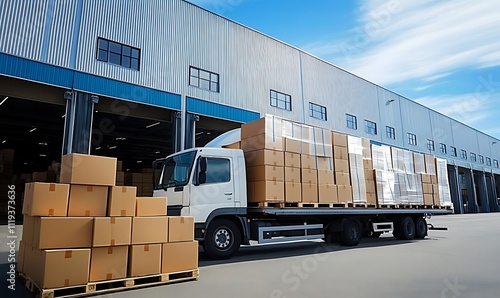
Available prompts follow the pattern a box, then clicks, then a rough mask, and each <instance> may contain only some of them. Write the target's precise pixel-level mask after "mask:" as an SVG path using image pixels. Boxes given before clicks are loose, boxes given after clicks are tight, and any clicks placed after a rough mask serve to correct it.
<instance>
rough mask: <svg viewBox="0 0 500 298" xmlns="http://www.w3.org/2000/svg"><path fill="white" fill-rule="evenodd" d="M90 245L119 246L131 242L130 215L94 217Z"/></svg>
mask: <svg viewBox="0 0 500 298" xmlns="http://www.w3.org/2000/svg"><path fill="white" fill-rule="evenodd" d="M93 231H94V232H93V237H92V246H93V247H97V246H119V245H129V244H130V243H131V233H132V218H131V217H96V218H94V228H93Z"/></svg>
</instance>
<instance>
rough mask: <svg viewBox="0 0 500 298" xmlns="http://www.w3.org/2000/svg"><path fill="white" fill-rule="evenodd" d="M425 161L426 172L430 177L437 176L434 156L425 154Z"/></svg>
mask: <svg viewBox="0 0 500 298" xmlns="http://www.w3.org/2000/svg"><path fill="white" fill-rule="evenodd" d="M424 161H425V172H426V173H427V174H429V175H436V162H435V160H434V156H432V155H430V154H425V155H424Z"/></svg>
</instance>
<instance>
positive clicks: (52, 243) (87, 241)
mask: <svg viewBox="0 0 500 298" xmlns="http://www.w3.org/2000/svg"><path fill="white" fill-rule="evenodd" d="M93 224H94V219H93V218H92V217H36V218H35V229H34V234H33V246H34V247H35V248H38V249H67V248H84V247H91V246H92V232H93Z"/></svg>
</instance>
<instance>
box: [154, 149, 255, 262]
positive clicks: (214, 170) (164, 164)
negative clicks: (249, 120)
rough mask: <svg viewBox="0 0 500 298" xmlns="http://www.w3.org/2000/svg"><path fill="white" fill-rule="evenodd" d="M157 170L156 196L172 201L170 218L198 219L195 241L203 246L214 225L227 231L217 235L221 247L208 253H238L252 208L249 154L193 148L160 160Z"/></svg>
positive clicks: (236, 150)
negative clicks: (249, 206) (248, 183)
mask: <svg viewBox="0 0 500 298" xmlns="http://www.w3.org/2000/svg"><path fill="white" fill-rule="evenodd" d="M154 168H155V169H156V171H155V190H154V196H157V197H167V198H168V215H182V216H193V217H194V221H195V238H196V239H197V240H198V241H200V244H202V245H204V244H205V234H206V232H207V229H208V228H209V224H210V223H214V222H215V225H217V226H219V227H220V226H222V227H225V228H222V229H220V228H219V230H218V231H214V233H215V234H217V235H218V236H217V237H216V238H217V239H216V241H215V245H216V246H218V248H211V247H206V246H205V250H209V251H210V249H217V253H215V254H213V256H214V257H217V256H219V257H225V256H226V255H227V254H233V253H234V251H232V250H233V249H234V247H236V249H238V247H239V245H240V243H241V242H242V239H241V238H242V236H241V235H242V234H246V233H242V232H243V231H242V229H243V227H244V226H245V224H244V222H245V214H246V207H247V190H246V171H245V160H244V156H243V151H242V150H239V149H225V148H210V147H205V148H193V149H188V150H185V151H181V152H178V153H175V154H172V155H170V156H168V157H167V158H165V159H160V160H157V161H155V164H154ZM215 225H213V226H215ZM211 234H213V233H211ZM243 242H245V243H248V240H247V239H243ZM210 243H212V244H213V243H214V242H213V241H212V242H210ZM226 247H227V250H228V251H226V250H225V249H224V248H226ZM209 254H210V252H209Z"/></svg>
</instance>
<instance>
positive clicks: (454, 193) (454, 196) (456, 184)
mask: <svg viewBox="0 0 500 298" xmlns="http://www.w3.org/2000/svg"><path fill="white" fill-rule="evenodd" d="M448 176H449V177H448V180H449V182H450V194H451V200H452V202H453V209H454V212H455V213H456V214H463V213H464V201H463V198H462V187H461V184H460V180H459V175H458V167H457V166H453V168H449V169H448Z"/></svg>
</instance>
